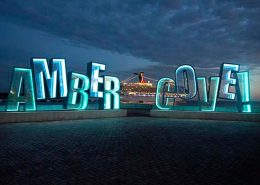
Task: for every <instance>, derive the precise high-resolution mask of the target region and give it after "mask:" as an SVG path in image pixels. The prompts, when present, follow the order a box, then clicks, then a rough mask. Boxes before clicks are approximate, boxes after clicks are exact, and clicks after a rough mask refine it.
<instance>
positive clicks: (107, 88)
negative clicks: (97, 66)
mask: <svg viewBox="0 0 260 185" xmlns="http://www.w3.org/2000/svg"><path fill="white" fill-rule="evenodd" d="M112 84H113V85H112ZM112 86H113V88H112ZM119 90H120V82H119V79H118V78H116V77H113V76H104V109H111V108H112V107H113V109H119V108H120V96H119V94H118V91H119ZM112 96H113V97H112ZM112 99H113V101H112Z"/></svg>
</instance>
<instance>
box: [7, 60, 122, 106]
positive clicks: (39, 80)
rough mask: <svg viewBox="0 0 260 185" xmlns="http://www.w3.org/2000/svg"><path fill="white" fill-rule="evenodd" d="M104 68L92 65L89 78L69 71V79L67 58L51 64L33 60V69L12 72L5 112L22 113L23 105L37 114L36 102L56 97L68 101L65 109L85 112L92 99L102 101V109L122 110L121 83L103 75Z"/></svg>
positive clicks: (116, 79) (15, 69)
mask: <svg viewBox="0 0 260 185" xmlns="http://www.w3.org/2000/svg"><path fill="white" fill-rule="evenodd" d="M105 67H106V66H105V65H104V64H99V63H94V62H91V63H89V64H88V66H87V68H88V72H87V75H83V74H79V73H74V72H70V73H68V76H67V72H66V65H65V60H64V59H52V60H50V61H49V62H48V61H47V59H45V58H33V59H32V61H31V68H32V69H25V68H14V69H13V75H12V79H11V85H10V91H9V95H8V100H7V106H6V111H19V106H20V104H24V107H25V108H24V109H25V111H35V110H36V101H37V100H46V99H56V98H65V103H64V108H65V109H75V110H85V109H87V107H88V101H89V97H93V98H98V99H99V100H100V101H99V108H100V109H119V108H120V97H119V94H118V93H119V92H118V91H119V89H120V81H119V79H118V78H116V77H113V76H100V75H99V73H100V72H102V71H105ZM67 77H68V79H67ZM67 80H69V83H68V81H67Z"/></svg>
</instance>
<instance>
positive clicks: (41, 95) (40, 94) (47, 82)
mask: <svg viewBox="0 0 260 185" xmlns="http://www.w3.org/2000/svg"><path fill="white" fill-rule="evenodd" d="M31 65H32V69H33V72H34V82H35V87H36V88H35V89H36V96H37V99H38V100H40V99H46V94H45V92H46V91H45V88H47V89H48V91H47V92H48V96H49V98H56V97H57V85H59V94H60V97H66V96H67V93H68V87H67V76H66V65H65V60H64V59H52V60H51V61H50V62H49V65H48V62H47V59H44V58H33V59H32V63H31ZM49 67H50V68H49ZM49 69H51V73H50V70H49Z"/></svg>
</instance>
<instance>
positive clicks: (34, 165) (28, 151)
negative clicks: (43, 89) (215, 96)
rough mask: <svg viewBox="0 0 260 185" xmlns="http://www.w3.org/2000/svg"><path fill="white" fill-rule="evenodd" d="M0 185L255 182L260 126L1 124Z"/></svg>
mask: <svg viewBox="0 0 260 185" xmlns="http://www.w3.org/2000/svg"><path fill="white" fill-rule="evenodd" d="M0 176H1V177H0V184H1V185H9V184H10V185H39V184H47V185H52V184H53V185H70V184H101V185H102V184H113V185H117V184H122V185H134V184H151V185H152V184H162V185H166V184H176V185H196V184H209V185H218V184H219V185H230V184H234V185H240V184H241V185H244V184H249V185H250V184H259V182H260V124H259V123H253V122H251V123H249V122H224V121H200V120H174V119H163V118H149V117H128V118H109V119H90V120H80V121H60V122H41V123H15V124H2V125H0Z"/></svg>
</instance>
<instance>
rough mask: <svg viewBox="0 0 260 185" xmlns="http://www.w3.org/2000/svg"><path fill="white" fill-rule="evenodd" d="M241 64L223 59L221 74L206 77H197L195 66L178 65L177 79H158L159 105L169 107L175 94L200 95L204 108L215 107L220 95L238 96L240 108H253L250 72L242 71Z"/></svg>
mask: <svg viewBox="0 0 260 185" xmlns="http://www.w3.org/2000/svg"><path fill="white" fill-rule="evenodd" d="M239 67H240V66H239V65H237V64H225V63H224V64H222V66H221V68H220V75H219V76H214V77H210V78H209V79H208V80H207V79H206V77H196V73H195V70H194V68H193V67H192V66H190V65H182V66H180V67H178V68H177V69H176V76H175V81H174V80H173V79H171V78H162V79H160V80H159V81H158V84H157V90H156V106H157V108H159V109H162V110H170V109H171V108H172V106H174V101H175V98H176V97H179V98H182V99H185V100H191V99H193V98H194V97H195V96H196V95H198V101H199V106H200V110H201V111H215V110H216V101H217V98H221V99H226V100H233V101H235V100H236V102H237V108H238V111H239V112H251V105H250V86H249V72H247V71H245V72H239ZM207 81H208V82H207ZM176 95H177V96H176ZM170 102H172V105H170Z"/></svg>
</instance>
